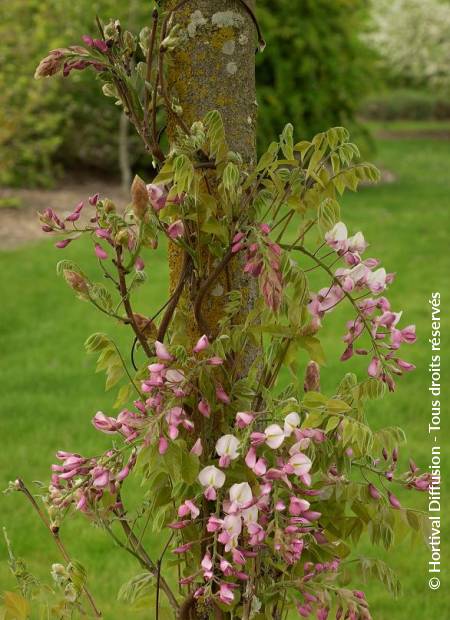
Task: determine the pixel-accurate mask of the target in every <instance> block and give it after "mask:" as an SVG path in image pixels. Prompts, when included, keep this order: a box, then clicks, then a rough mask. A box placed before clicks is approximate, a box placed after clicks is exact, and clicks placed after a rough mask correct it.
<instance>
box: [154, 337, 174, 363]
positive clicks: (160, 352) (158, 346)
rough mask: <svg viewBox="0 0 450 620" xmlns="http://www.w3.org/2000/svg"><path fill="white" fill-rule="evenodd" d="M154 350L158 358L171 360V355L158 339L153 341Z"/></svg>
mask: <svg viewBox="0 0 450 620" xmlns="http://www.w3.org/2000/svg"><path fill="white" fill-rule="evenodd" d="M155 351H156V357H157V358H158V359H160V360H163V361H166V362H170V361H171V360H173V357H172V356H171V355H170V353H169V351H168V350H167V348H166V346H165V345H164V344H163V343H162V342H159V340H156V341H155Z"/></svg>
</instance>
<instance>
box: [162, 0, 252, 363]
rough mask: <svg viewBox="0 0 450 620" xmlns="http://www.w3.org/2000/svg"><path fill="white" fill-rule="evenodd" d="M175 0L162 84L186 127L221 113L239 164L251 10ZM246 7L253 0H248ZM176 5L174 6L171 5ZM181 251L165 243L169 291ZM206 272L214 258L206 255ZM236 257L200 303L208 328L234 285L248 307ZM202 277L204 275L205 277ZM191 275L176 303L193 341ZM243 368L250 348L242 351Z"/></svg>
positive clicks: (245, 150)
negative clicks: (178, 33) (174, 43)
mask: <svg viewBox="0 0 450 620" xmlns="http://www.w3.org/2000/svg"><path fill="white" fill-rule="evenodd" d="M180 4H181V3H180V2H179V1H177V0H168V1H167V8H168V10H175V9H176V10H175V11H174V14H173V23H176V24H180V25H181V27H182V28H183V30H184V31H185V39H186V40H185V43H184V44H183V45H182V46H181V47H180V48H177V49H176V50H175V51H174V52H173V54H172V60H171V63H170V65H169V70H168V75H167V86H168V90H169V92H170V94H171V96H175V97H176V98H177V99H178V102H179V104H180V106H181V108H182V111H183V112H182V116H183V120H184V122H185V123H186V125H187V126H188V127H190V125H191V124H192V123H193V122H194V121H197V120H200V119H202V118H203V116H204V115H205V114H206V113H207V112H209V111H211V110H218V111H219V112H220V113H221V115H222V118H223V122H224V126H225V132H226V137H227V142H228V145H229V147H230V149H231V150H233V151H236V152H238V153H240V155H241V156H242V159H243V162H244V165H251V164H253V163H254V162H255V158H256V110H257V103H256V92H255V50H256V47H257V32H256V28H255V23H254V22H253V20H252V17H251V14H250V13H249V11H248V10H247V9H246V7H245V6H243V2H241V1H239V0H229V1H228V2H223V0H188V1H187V2H186V3H184V4H182V5H181V6H180ZM248 6H249V7H250V8H251V10H253V9H254V2H253V0H252V1H248ZM177 7H179V8H177ZM175 128H176V127H175V123H174V121H173V119H170V118H169V121H168V135H169V140H172V139H173V136H174V133H175ZM182 262H183V261H182V256H181V253H180V252H179V251H177V249H176V248H175V247H173V246H172V247H170V248H169V266H170V286H171V290H172V291H173V290H174V289H175V287H176V285H177V283H178V281H179V276H180V272H181V269H182ZM207 263H208V265H209V273H208V274H207V275H209V274H211V273H212V272H213V270H214V268H215V267H216V266H217V261H216V260H214V259H213V258H212V257H211V256H207ZM242 266H243V265H242V259H241V257H239V258H234V259H233V260H232V261H231V262H230V264H229V267H228V268H227V269H226V270H224V272H223V273H222V274H221V277H220V279H219V280H218V282H217V283H216V284H215V285H214V286H213V287H212V288H211V290H209V291H208V294H207V295H205V299H204V302H203V307H202V314H203V316H204V318H205V320H206V323H207V325H208V326H209V327H210V328H211V329H214V326H215V325H216V324H217V321H218V319H219V318H220V316H221V313H222V308H223V305H224V296H225V295H226V293H227V292H228V291H229V290H234V289H239V290H240V291H241V292H242V296H243V300H244V302H243V307H242V312H243V313H246V312H248V310H249V309H250V308H251V307H252V306H253V303H254V299H255V296H256V291H257V289H256V282H255V281H254V279H251V280H250V279H249V278H248V277H247V276H246V275H245V274H244V273H243V269H242ZM206 277H207V276H206ZM194 279H195V274H193V276H192V280H191V281H190V282H188V283H187V286H186V287H185V290H184V293H183V299H182V306H183V309H184V311H185V312H186V314H187V315H188V316H189V320H188V321H187V331H188V337H189V339H190V340H191V341H193V340H195V339H196V338H197V337H198V336H199V335H201V334H200V330H199V327H198V324H197V323H196V321H195V313H194V309H193V302H192V297H193V296H192V294H191V293H192V290H190V289H192V286H193V282H194ZM245 356H246V357H247V360H243V361H242V369H243V370H244V367H248V366H249V364H250V363H251V361H252V359H253V357H254V351H253V352H252V351H251V350H250V349H249V351H247V352H246V354H245Z"/></svg>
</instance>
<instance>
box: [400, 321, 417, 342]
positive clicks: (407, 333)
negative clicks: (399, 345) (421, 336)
mask: <svg viewBox="0 0 450 620" xmlns="http://www.w3.org/2000/svg"><path fill="white" fill-rule="evenodd" d="M400 333H401V338H402V342H406V343H407V344H414V342H416V326H415V325H408V327H404V328H403V329H402V330H401V332H400Z"/></svg>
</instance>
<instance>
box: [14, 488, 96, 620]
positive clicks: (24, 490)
mask: <svg viewBox="0 0 450 620" xmlns="http://www.w3.org/2000/svg"><path fill="white" fill-rule="evenodd" d="M16 485H17V489H18V490H19V491H20V492H21V493H23V494H24V495H25V497H26V498H27V500H28V501H29V502H30V504H31V505H32V506H33V508H34V510H35V511H36V513H37V514H38V516H39V518H40V520H41V521H42V523H43V524H44V525H45V527H46V529H47V530H48V531H49V532H50V534H51V536H52V538H53V540H54V541H55V544H56V546H57V547H58V549H59V551H60V553H61V555H62V556H63V558H64V560H65V561H66V562H67V563H70V562H71V561H72V560H71V558H70V555H69V554H68V552H67V550H66V548H65V546H64V544H63V542H62V540H61V538H60V537H59V532H58V529H56V528H52V527H51V525H50V523H49V522H48V520H47V518H46V517H45V515H44V513H43V512H42V510H41V509H40V507H39V504H38V503H37V501H36V500H35V499H34V497H33V496H32V494H31V493H30V491H29V490H28V488H27V487H26V485H25V483H24V481H23V480H21V479H20V478H18V479H17V480H16ZM82 588H83V592H84V594H85V596H86V598H87V599H88V601H89V604H90V606H91V607H92V611H93V612H94V615H95V617H96V618H101V617H102V613H101V611H99V610H98V609H97V606H96V604H95V601H94V597H93V596H92V594H91V593H90V592H89V590H88V588H87V586H85V585H83V586H82Z"/></svg>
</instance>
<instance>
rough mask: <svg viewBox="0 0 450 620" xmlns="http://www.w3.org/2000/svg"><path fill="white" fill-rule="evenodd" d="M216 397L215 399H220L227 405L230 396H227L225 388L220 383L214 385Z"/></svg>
mask: <svg viewBox="0 0 450 620" xmlns="http://www.w3.org/2000/svg"><path fill="white" fill-rule="evenodd" d="M216 398H217V400H220V402H221V403H224V404H225V405H229V404H230V402H231V401H230V397H229V396H228V394H227V393H226V392H225V390H224V389H223V387H222V386H221V385H220V384H218V385H216Z"/></svg>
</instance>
